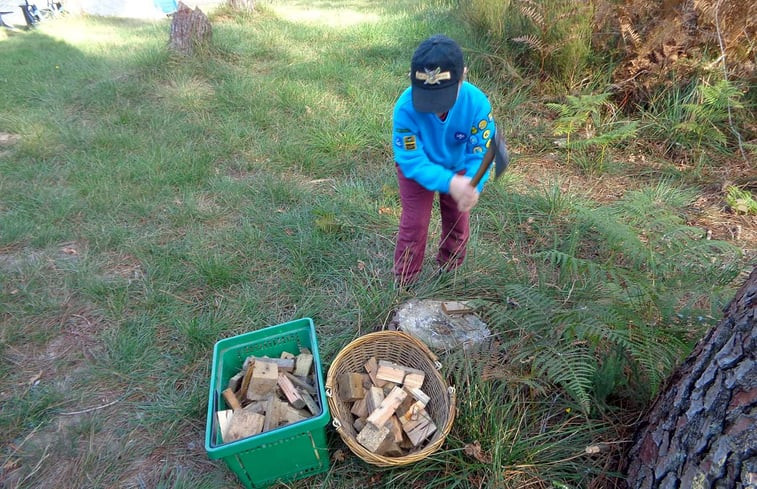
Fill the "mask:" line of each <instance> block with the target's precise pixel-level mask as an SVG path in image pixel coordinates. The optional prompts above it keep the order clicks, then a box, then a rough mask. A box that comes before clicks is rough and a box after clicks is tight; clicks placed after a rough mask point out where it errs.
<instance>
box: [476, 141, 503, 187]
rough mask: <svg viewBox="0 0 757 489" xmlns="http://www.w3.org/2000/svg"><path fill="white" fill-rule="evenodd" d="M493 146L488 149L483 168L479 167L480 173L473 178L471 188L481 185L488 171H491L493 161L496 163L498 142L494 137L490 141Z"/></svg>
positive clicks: (482, 162)
mask: <svg viewBox="0 0 757 489" xmlns="http://www.w3.org/2000/svg"><path fill="white" fill-rule="evenodd" d="M490 141H491V144H489V147H488V148H487V149H486V154H485V155H484V159H483V160H482V161H481V166H479V167H478V171H477V172H476V174H475V175H473V178H472V179H471V181H470V184H471V186H473V187H475V186H477V185H478V184H479V182H480V181H481V179H482V178H483V177H484V174H485V173H486V170H488V169H489V167H490V166H491V164H492V161H494V153H495V152H496V149H497V147H496V146H497V141H496V138H495V137H494V136H492V138H491V139H490Z"/></svg>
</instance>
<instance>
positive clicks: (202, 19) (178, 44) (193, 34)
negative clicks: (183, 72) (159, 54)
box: [169, 2, 213, 55]
mask: <svg viewBox="0 0 757 489" xmlns="http://www.w3.org/2000/svg"><path fill="white" fill-rule="evenodd" d="M212 34H213V31H212V27H211V26H210V21H209V20H208V17H207V16H206V15H205V14H204V13H203V12H202V10H200V7H197V8H195V9H194V10H192V9H190V8H189V7H187V6H186V5H184V4H183V3H182V2H179V6H178V8H177V10H176V12H175V13H174V14H173V20H172V21H171V36H170V39H169V47H170V48H171V49H173V50H174V51H176V52H178V53H181V54H184V55H191V54H193V53H194V52H195V50H196V49H201V48H203V47H205V46H207V45H208V44H210V39H211V37H212Z"/></svg>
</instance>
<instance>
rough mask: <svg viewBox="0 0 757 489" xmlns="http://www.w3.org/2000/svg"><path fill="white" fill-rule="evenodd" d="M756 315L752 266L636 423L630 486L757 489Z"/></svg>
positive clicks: (755, 279) (756, 277)
mask: <svg viewBox="0 0 757 489" xmlns="http://www.w3.org/2000/svg"><path fill="white" fill-rule="evenodd" d="M756 311H757V267H755V268H754V270H753V271H752V273H751V275H750V276H749V278H748V279H747V281H746V283H745V284H744V285H743V286H742V287H741V289H740V290H739V291H738V292H737V293H736V297H734V299H733V300H732V301H731V303H730V304H729V305H728V307H727V308H726V310H725V312H726V315H725V317H724V319H723V320H722V321H720V323H719V324H718V325H717V326H716V327H714V328H713V329H712V330H710V331H709V332H708V333H707V335H706V336H705V337H704V338H703V339H702V340H700V341H699V343H698V344H697V346H696V347H695V348H694V351H693V352H692V353H691V355H689V357H688V358H687V359H686V360H685V361H684V363H683V364H682V365H681V366H680V367H678V369H676V371H675V372H673V374H672V375H671V376H670V378H669V379H668V380H667V382H666V384H665V386H663V387H662V389H661V391H660V394H659V395H658V396H657V398H656V399H655V401H654V403H653V404H652V406H651V407H650V409H649V411H648V412H647V414H646V415H645V417H644V419H643V420H642V422H641V423H640V425H639V427H638V429H637V431H636V436H635V437H634V444H633V446H632V447H631V449H630V451H629V454H628V458H627V461H626V468H627V471H626V473H627V476H628V478H627V482H628V486H629V487H630V488H634V489H635V488H644V489H647V488H666V489H667V488H677V489H678V488H680V489H690V488H693V489H700V488H718V489H720V488H722V489H740V488H744V489H746V488H755V487H757V366H756V365H755V347H756V346H757V331H756V329H755V323H757V312H756Z"/></svg>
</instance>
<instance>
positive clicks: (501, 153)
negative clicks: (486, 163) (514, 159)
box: [492, 131, 510, 180]
mask: <svg viewBox="0 0 757 489" xmlns="http://www.w3.org/2000/svg"><path fill="white" fill-rule="evenodd" d="M492 144H493V145H494V179H495V180H496V179H497V178H499V176H500V175H502V174H503V173H505V170H506V169H507V167H508V165H510V155H509V154H508V152H507V145H506V144H505V138H503V137H502V134H501V133H500V132H499V131H496V132H495V133H494V139H493V141H492Z"/></svg>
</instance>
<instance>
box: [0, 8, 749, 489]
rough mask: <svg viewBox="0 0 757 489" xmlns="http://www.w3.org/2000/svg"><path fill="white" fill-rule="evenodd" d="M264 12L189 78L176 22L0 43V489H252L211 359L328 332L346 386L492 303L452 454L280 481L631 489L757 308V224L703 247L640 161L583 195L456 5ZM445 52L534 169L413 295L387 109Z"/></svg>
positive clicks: (214, 49) (671, 187) (495, 185)
mask: <svg viewBox="0 0 757 489" xmlns="http://www.w3.org/2000/svg"><path fill="white" fill-rule="evenodd" d="M261 3H262V5H260V9H259V11H258V12H255V13H254V14H252V15H250V16H247V17H244V16H242V17H240V16H237V15H232V14H231V13H230V12H228V11H225V10H219V11H217V12H215V13H212V14H211V16H210V19H211V22H212V25H213V40H212V46H211V48H210V49H208V50H207V51H205V52H203V53H200V54H198V55H197V56H194V57H191V58H182V57H179V56H176V55H172V54H171V53H170V52H169V51H168V50H167V41H168V35H169V28H170V20H165V21H160V22H157V23H148V22H143V21H134V20H125V19H104V18H91V17H90V18H88V17H73V16H69V17H65V18H62V19H56V20H52V21H48V22H43V23H41V24H40V25H39V27H38V28H36V29H34V30H33V31H18V32H0V90H2V97H0V358H1V359H2V361H1V362H0V376H1V379H0V399H2V401H1V402H0V446H1V447H2V452H1V455H0V460H2V464H1V465H0V486H2V487H7V488H9V489H11V488H12V489H17V488H18V489H20V488H35V487H39V488H42V487H60V488H143V487H145V488H187V489H189V488H192V489H198V488H218V487H229V488H233V487H238V486H237V482H236V479H235V478H234V476H233V475H232V474H231V473H230V472H229V470H228V469H227V468H226V467H225V466H224V465H223V464H221V463H218V462H213V461H210V460H208V457H207V456H206V453H205V450H204V446H203V439H204V430H205V413H206V409H207V392H208V382H209V377H210V368H211V353H212V349H213V345H214V344H215V342H216V341H218V340H219V339H222V338H227V337H231V336H234V335H238V334H241V333H244V332H247V331H251V330H256V329H259V328H262V327H265V326H269V325H275V324H280V323H283V322H287V321H290V320H293V319H297V318H302V317H310V318H313V320H314V323H315V325H316V329H317V335H318V338H319V348H320V354H321V359H322V360H323V363H324V370H326V369H327V368H328V365H329V363H330V362H331V361H332V360H333V358H334V357H335V356H336V354H337V353H338V352H339V351H340V350H341V349H342V348H343V347H344V346H345V345H346V344H347V343H348V342H349V341H351V340H352V339H354V338H356V337H358V336H360V335H362V334H365V333H368V332H371V331H374V330H379V329H383V328H385V327H386V326H387V325H388V324H389V322H390V320H391V319H392V315H393V311H394V310H396V308H397V307H398V306H399V305H400V304H402V303H403V302H404V301H406V300H408V299H409V298H411V297H421V298H423V297H442V298H449V299H473V300H477V301H480V304H481V306H482V311H484V313H483V314H484V315H485V318H486V319H487V320H488V321H489V322H490V325H491V327H492V330H493V332H494V333H495V337H496V338H495V339H496V342H495V345H496V346H494V347H492V348H493V349H492V350H491V351H488V352H485V353H484V354H483V355H479V356H475V355H473V356H469V355H464V354H462V353H459V352H458V353H457V354H450V355H448V356H445V357H444V358H443V363H444V365H445V371H444V372H445V374H446V375H447V377H448V379H449V380H450V382H451V383H453V384H455V385H456V388H457V392H458V410H459V413H458V417H457V419H456V422H455V425H454V426H453V429H452V432H451V433H450V435H449V437H448V439H447V442H446V443H445V445H444V446H443V447H442V449H441V450H440V451H439V452H437V453H436V454H434V455H433V456H432V457H430V458H429V459H427V460H423V461H421V462H419V463H416V464H413V465H411V466H407V467H403V468H399V469H378V468H376V467H373V466H370V465H367V464H365V463H363V462H362V461H361V460H359V459H358V458H357V457H354V456H350V454H349V450H348V449H347V448H346V446H345V445H344V444H343V443H342V441H341V440H340V439H339V437H338V436H337V435H336V433H335V432H334V431H333V430H332V429H331V428H329V433H328V434H329V441H330V449H331V450H330V452H331V453H332V456H334V455H336V454H339V456H335V457H334V459H333V460H332V464H331V469H330V471H329V472H328V473H327V474H323V475H321V476H318V477H313V478H310V479H304V480H300V481H296V482H293V483H291V484H289V485H287V486H285V487H303V488H304V487H333V488H351V487H360V486H363V487H397V488H400V487H402V488H404V487H418V488H420V487H440V488H441V487H506V488H518V487H526V485H527V484H531V485H530V486H528V487H602V484H609V482H608V481H611V480H612V479H613V471H614V470H615V469H616V465H615V463H616V462H617V459H618V457H619V454H620V453H621V451H622V449H623V448H624V446H625V444H626V443H627V442H628V441H629V439H628V437H629V436H630V432H629V431H628V429H627V426H626V423H627V422H630V421H632V420H633V417H634V416H635V415H636V414H638V412H639V410H640V409H641V408H642V407H643V404H644V403H645V402H646V400H647V399H648V397H649V396H650V395H652V393H653V388H654V386H655V385H656V384H657V383H658V382H659V381H660V379H661V378H662V377H664V375H665V373H666V372H668V371H669V369H670V368H671V366H672V365H673V364H674V362H675V361H676V360H677V359H679V358H680V357H681V355H682V354H683V353H684V352H686V351H688V349H689V348H690V347H691V345H692V344H693V342H694V341H696V340H697V339H698V338H700V337H701V336H702V334H703V332H704V331H705V330H706V329H707V328H708V327H709V326H710V325H712V324H713V323H714V322H716V321H717V320H718V319H719V317H720V309H719V308H720V307H722V305H724V304H725V303H726V302H727V301H728V300H730V298H731V294H732V293H733V291H734V289H735V287H736V286H737V285H739V283H738V278H739V276H740V274H741V273H742V272H743V271H744V270H745V269H747V264H748V257H749V256H750V253H753V251H754V249H755V246H754V241H750V239H751V237H752V236H754V235H753V234H749V233H750V232H752V231H751V230H753V229H754V227H749V226H747V225H746V224H745V226H744V227H745V239H744V240H742V241H741V242H739V243H734V242H732V241H730V240H728V239H722V240H717V239H715V240H712V241H703V240H700V239H699V235H700V234H701V233H703V231H702V230H701V229H699V228H696V227H693V226H689V225H688V224H687V221H685V220H684V219H683V217H682V215H684V213H685V210H686V209H688V208H690V206H691V205H692V203H693V202H695V201H696V199H697V197H698V195H699V194H697V192H696V189H691V188H688V187H687V186H686V185H685V184H684V180H683V179H680V178H677V177H676V175H675V174H673V173H668V174H665V172H653V174H645V175H643V176H642V177H638V175H636V176H629V173H624V172H623V170H622V169H618V168H622V167H623V165H620V166H619V167H616V170H614V171H615V173H614V174H613V178H614V179H615V180H613V181H616V182H618V181H620V182H632V183H630V184H629V185H628V187H627V188H623V191H621V192H617V194H616V195H614V196H613V198H607V195H608V193H609V192H611V191H618V187H617V186H615V187H613V186H607V184H606V181H605V180H600V181H595V182H591V181H587V180H586V179H583V180H582V181H581V182H580V183H579V184H575V185H572V184H571V180H570V178H571V176H570V175H569V176H566V175H565V169H564V168H563V169H562V170H561V171H554V170H555V168H558V169H559V168H560V165H559V164H556V163H554V164H545V162H549V161H553V160H551V159H550V158H551V157H550V156H549V155H548V153H549V152H550V151H551V146H550V145H549V144H547V143H544V141H545V139H546V138H547V137H549V136H547V135H546V131H547V128H546V127H545V124H546V123H545V121H543V120H539V119H538V113H537V112H536V111H535V110H533V106H534V104H535V103H536V102H535V101H534V100H533V99H532V98H530V94H529V92H528V89H527V88H526V87H504V86H501V85H499V84H498V82H497V81H496V80H495V79H493V78H491V77H489V76H487V70H486V66H487V63H486V60H485V59H484V58H483V57H482V56H480V55H479V53H480V51H481V50H483V49H484V48H483V44H481V42H482V41H480V40H478V39H473V38H471V35H470V34H469V33H468V31H467V30H466V27H465V24H464V23H462V22H460V21H459V20H458V17H456V14H455V12H454V7H452V6H450V4H453V3H454V2H446V1H442V0H436V1H433V2H421V1H415V0H388V1H383V2H376V1H368V0H356V1H335V2H312V1H305V0H285V1H280V2H271V3H264V2H261ZM439 31H443V32H446V33H448V34H449V35H450V36H452V37H456V38H457V39H458V40H459V41H460V42H461V44H463V45H464V46H466V50H467V55H468V56H469V61H470V65H471V80H472V81H474V82H475V83H477V84H479V85H480V86H481V87H482V88H484V89H485V90H486V91H487V92H489V93H491V98H492V101H493V103H494V105H495V117H496V118H497V119H498V120H500V121H505V122H503V123H502V127H503V128H504V131H505V135H506V137H508V139H509V140H510V141H511V148H514V149H515V150H516V152H520V154H521V157H520V158H517V157H516V158H514V162H513V165H512V168H511V170H510V171H509V173H508V174H506V176H505V177H504V178H502V179H500V180H499V181H496V182H492V183H491V184H489V185H488V186H487V191H486V192H485V193H484V194H483V195H482V198H481V202H480V204H479V205H478V206H477V208H476V210H475V211H474V215H473V217H472V231H473V238H472V242H471V248H470V254H469V258H468V259H467V261H466V264H465V265H464V267H463V268H462V269H461V270H460V271H459V272H457V273H456V274H454V275H453V276H444V277H441V278H440V277H436V276H435V275H434V274H433V270H432V267H431V258H432V257H433V251H432V250H431V248H432V247H434V246H435V244H436V239H438V235H439V229H438V225H437V224H432V228H431V231H430V233H431V238H430V240H429V247H430V248H429V249H430V251H429V254H428V258H427V260H428V261H429V263H428V266H427V267H426V268H427V270H426V271H425V272H424V275H423V279H422V281H421V284H420V285H419V286H418V287H417V288H415V289H413V290H412V291H410V292H398V291H396V290H395V289H394V287H393V279H392V275H391V263H392V256H393V252H394V236H395V233H396V229H397V224H398V218H399V213H400V205H399V197H398V192H397V185H396V176H395V170H394V164H393V162H392V154H391V141H390V131H391V129H390V128H391V111H392V107H393V103H394V100H395V99H396V97H397V96H398V95H399V94H400V93H401V91H402V90H403V89H404V88H405V87H406V86H407V70H408V66H409V59H410V56H411V54H412V50H413V49H414V47H415V45H416V43H417V42H418V41H419V40H420V39H422V38H424V37H426V36H427V35H430V34H432V33H435V32H439ZM634 168H636V167H634ZM671 175H672V176H671ZM608 189H609V190H608ZM605 190H607V192H604V191H605ZM435 212H437V211H435ZM437 221H438V219H432V222H433V223H436V222H437ZM717 237H718V236H716V238H717ZM720 237H721V238H726V237H725V236H720ZM745 243H746V244H745ZM745 248H746V249H745ZM744 251H746V253H745V252H744ZM745 258H746V259H745ZM599 278H601V280H600V279H599ZM512 303H517V304H518V305H519V307H516V308H512V307H507V304H512ZM640 311H641V312H640ZM617 324H622V325H624V326H623V328H626V326H628V328H627V329H623V330H622V331H619V330H617V329H615V327H614V326H612V327H611V326H608V325H617ZM571 328H572V329H571ZM566 331H567V332H570V334H567V333H566ZM553 335H558V336H559V337H558V336H553ZM571 335H572V336H571ZM598 339H602V340H601V341H600V340H598ZM576 345H580V347H578V348H576ZM584 345H590V347H589V346H587V347H585V348H584ZM599 353H602V354H606V355H605V356H602V358H603V360H599V358H600V357H599V356H598V355H599ZM550 358H551V359H552V360H551V361H550V360H547V359H550ZM555 358H562V359H564V361H565V363H557V362H556V361H555V360H554V359H555ZM608 359H612V360H608ZM574 367H575V370H573V369H574ZM582 369H583V370H582ZM633 369H636V370H633ZM560 371H563V372H565V371H570V372H576V375H575V376H573V377H572V378H570V379H566V378H561V377H560V375H559V372H560ZM628 372H631V373H630V374H629V375H626V374H627V373H628ZM629 376H630V379H631V380H630V381H629V380H628V378H627V377H629ZM650 386H651V388H650ZM474 442H478V443H480V444H481V447H482V450H483V452H482V453H478V455H477V454H476V453H477V452H475V451H471V450H470V447H472V446H474V445H473V444H474ZM589 446H595V447H600V448H599V450H600V451H599V453H598V454H593V455H589V454H587V452H586V451H585V448H586V447H589ZM282 487H284V486H282Z"/></svg>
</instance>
